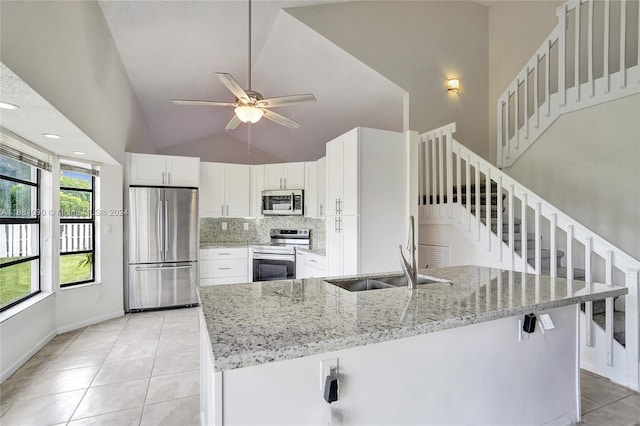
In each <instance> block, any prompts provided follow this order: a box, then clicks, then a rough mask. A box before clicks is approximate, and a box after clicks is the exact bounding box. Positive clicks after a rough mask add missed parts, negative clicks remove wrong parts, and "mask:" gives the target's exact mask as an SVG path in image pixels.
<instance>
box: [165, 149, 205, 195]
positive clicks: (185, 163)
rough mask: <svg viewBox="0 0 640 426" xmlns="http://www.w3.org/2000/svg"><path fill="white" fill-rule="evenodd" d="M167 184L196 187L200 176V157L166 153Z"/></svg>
mask: <svg viewBox="0 0 640 426" xmlns="http://www.w3.org/2000/svg"><path fill="white" fill-rule="evenodd" d="M166 158H167V185H169V186H190V187H194V188H197V187H198V183H199V178H200V159H199V158H195V157H174V156H172V155H167V157H166Z"/></svg>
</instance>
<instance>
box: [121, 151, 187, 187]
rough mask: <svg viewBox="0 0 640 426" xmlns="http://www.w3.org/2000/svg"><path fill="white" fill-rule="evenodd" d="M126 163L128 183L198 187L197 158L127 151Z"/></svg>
mask: <svg viewBox="0 0 640 426" xmlns="http://www.w3.org/2000/svg"><path fill="white" fill-rule="evenodd" d="M127 163H128V166H129V185H150V186H185V187H195V188H197V187H198V183H199V178H200V168H199V166H200V159H199V158H196V157H178V156H173V155H155V154H135V153H128V154H127Z"/></svg>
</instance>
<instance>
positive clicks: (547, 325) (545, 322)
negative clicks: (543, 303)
mask: <svg viewBox="0 0 640 426" xmlns="http://www.w3.org/2000/svg"><path fill="white" fill-rule="evenodd" d="M539 318H540V323H541V324H542V327H544V329H545V330H553V329H554V328H556V326H555V325H554V324H553V321H551V316H549V314H542V315H540V317H539Z"/></svg>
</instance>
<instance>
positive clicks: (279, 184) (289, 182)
mask: <svg viewBox="0 0 640 426" xmlns="http://www.w3.org/2000/svg"><path fill="white" fill-rule="evenodd" d="M304 176H305V173H304V163H302V162H301V163H278V164H265V166H264V189H304Z"/></svg>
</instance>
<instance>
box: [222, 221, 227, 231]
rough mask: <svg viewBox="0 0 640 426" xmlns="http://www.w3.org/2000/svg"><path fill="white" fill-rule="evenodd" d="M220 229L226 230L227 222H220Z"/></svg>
mask: <svg viewBox="0 0 640 426" xmlns="http://www.w3.org/2000/svg"><path fill="white" fill-rule="evenodd" d="M222 230H223V231H226V230H227V222H222Z"/></svg>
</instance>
